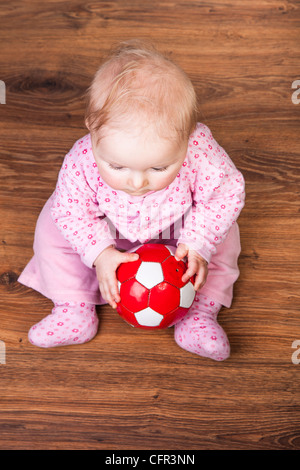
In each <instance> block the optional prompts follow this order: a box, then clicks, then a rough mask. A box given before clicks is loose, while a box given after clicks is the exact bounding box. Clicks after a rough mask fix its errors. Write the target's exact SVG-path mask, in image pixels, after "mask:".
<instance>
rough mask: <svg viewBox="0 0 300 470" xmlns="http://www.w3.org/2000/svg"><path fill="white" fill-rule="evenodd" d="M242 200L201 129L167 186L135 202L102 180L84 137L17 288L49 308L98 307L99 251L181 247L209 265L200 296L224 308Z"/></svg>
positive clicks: (234, 272)
mask: <svg viewBox="0 0 300 470" xmlns="http://www.w3.org/2000/svg"><path fill="white" fill-rule="evenodd" d="M244 197H245V193H244V179H243V176H242V175H241V173H240V172H239V171H238V170H237V169H236V167H235V166H234V164H233V163H232V161H231V160H230V158H229V156H228V155H227V154H226V152H225V151H224V149H222V148H221V147H220V146H219V145H218V144H217V142H216V141H215V140H214V138H213V136H212V134H211V132H210V130H209V129H208V127H207V126H205V125H204V124H200V123H199V124H198V126H197V128H196V130H195V131H194V133H193V134H192V135H191V137H190V140H189V145H188V151H187V155H186V158H185V161H184V163H183V165H182V168H181V170H180V172H179V173H178V175H177V177H176V178H175V180H174V181H173V182H172V183H171V184H170V185H169V186H167V187H166V188H164V189H162V190H160V191H156V192H150V193H148V194H146V195H145V196H141V197H134V196H130V195H128V194H127V193H125V192H123V191H119V190H114V189H112V188H111V187H109V186H108V185H107V184H106V183H105V182H104V181H103V179H102V178H101V175H100V174H99V171H98V168H97V164H96V162H95V159H94V156H93V152H92V146H91V137H90V134H88V135H86V136H85V137H83V138H82V139H80V140H78V141H77V142H76V143H75V144H74V146H73V148H72V149H71V150H70V152H69V153H68V154H67V155H66V157H65V159H64V162H63V165H62V168H61V171H60V173H59V177H58V182H57V186H56V190H55V191H54V193H53V195H52V196H51V197H50V199H49V200H48V201H47V203H46V204H45V206H44V208H43V210H42V212H41V214H40V217H39V219H38V222H37V227H36V232H35V240H34V256H33V258H32V259H31V261H30V262H29V263H28V265H27V266H26V268H25V269H24V271H23V273H22V274H21V276H20V277H19V282H21V283H23V284H25V285H26V286H28V287H32V288H33V289H35V290H37V291H39V292H41V293H42V294H43V295H45V296H46V297H49V298H50V299H52V300H54V301H56V302H58V301H60V302H66V301H72V302H77V303H79V304H80V303H82V302H86V303H90V304H103V303H105V302H104V300H103V298H102V297H101V295H100V292H99V286H98V281H97V278H96V273H95V269H94V268H93V262H94V260H95V259H96V258H97V256H98V255H99V254H100V253H101V251H102V250H103V249H105V248H106V247H107V246H109V245H112V244H114V245H115V246H116V248H118V249H120V250H126V251H127V250H130V249H132V248H134V247H135V246H139V245H141V244H143V243H147V242H150V241H151V243H153V242H157V243H165V244H169V245H174V246H176V245H177V244H178V243H185V244H187V245H188V246H189V247H190V248H191V249H194V250H197V251H198V253H199V254H200V255H201V256H202V257H203V258H205V259H206V260H207V261H208V263H209V265H208V268H209V274H208V278H207V281H206V284H205V286H204V287H203V288H202V289H201V294H202V295H206V296H208V297H209V298H211V299H214V301H215V302H217V303H219V304H222V305H224V306H226V307H229V306H230V305H231V301H232V290H233V284H234V282H235V281H236V279H237V278H238V275H239V270H238V266H237V260H238V256H239V253H240V241H239V230H238V225H237V223H236V220H237V218H238V216H239V214H240V211H241V210H242V207H243V205H244Z"/></svg>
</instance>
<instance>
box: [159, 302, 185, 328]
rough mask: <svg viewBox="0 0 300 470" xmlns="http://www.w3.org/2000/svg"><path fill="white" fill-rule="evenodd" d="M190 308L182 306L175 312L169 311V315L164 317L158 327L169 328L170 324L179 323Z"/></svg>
mask: <svg viewBox="0 0 300 470" xmlns="http://www.w3.org/2000/svg"><path fill="white" fill-rule="evenodd" d="M188 310H189V309H188V308H182V307H180V308H177V309H175V310H174V311H173V312H170V313H168V315H166V316H165V317H164V318H163V320H162V322H161V323H160V325H159V327H158V328H159V329H163V328H169V327H170V326H173V325H175V323H178V322H179V321H180V320H182V319H183V318H184V316H185V315H186V314H187V312H188Z"/></svg>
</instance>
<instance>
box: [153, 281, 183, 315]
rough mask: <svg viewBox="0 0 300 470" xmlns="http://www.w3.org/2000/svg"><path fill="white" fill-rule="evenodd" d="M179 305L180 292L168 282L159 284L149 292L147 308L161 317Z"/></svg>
mask: <svg viewBox="0 0 300 470" xmlns="http://www.w3.org/2000/svg"><path fill="white" fill-rule="evenodd" d="M179 304H180V292H179V289H177V287H174V286H171V284H169V283H168V282H160V283H159V284H157V285H156V286H154V287H152V289H151V291H150V299H149V307H151V308H152V309H153V310H155V311H156V312H158V313H161V314H162V315H166V314H167V313H168V312H171V311H172V310H174V309H175V308H177V307H178V306H179Z"/></svg>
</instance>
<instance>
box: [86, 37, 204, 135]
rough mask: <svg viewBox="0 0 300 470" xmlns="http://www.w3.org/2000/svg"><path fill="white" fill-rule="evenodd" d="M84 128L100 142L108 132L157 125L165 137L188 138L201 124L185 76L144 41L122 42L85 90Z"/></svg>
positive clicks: (191, 86)
mask: <svg viewBox="0 0 300 470" xmlns="http://www.w3.org/2000/svg"><path fill="white" fill-rule="evenodd" d="M85 123H86V126H87V128H88V129H89V131H90V132H91V133H92V134H96V136H97V137H98V139H99V138H101V135H102V131H103V128H104V127H113V128H115V127H117V128H122V127H123V128H124V126H125V127H126V126H127V125H128V126H131V127H132V125H133V126H138V128H139V127H140V126H141V125H143V126H146V127H148V126H152V127H153V125H154V129H155V131H156V132H157V133H158V135H159V136H160V137H162V138H166V139H174V138H175V139H177V140H178V141H180V142H182V140H184V139H186V140H187V139H188V137H189V135H190V133H191V132H192V131H193V130H194V128H195V126H196V123H197V97H196V93H195V90H194V87H193V85H192V83H191V81H190V79H189V78H188V76H187V75H186V73H185V72H184V71H183V70H182V69H181V68H180V67H179V66H177V65H176V64H175V63H174V62H173V61H171V60H170V59H169V58H167V57H166V56H164V55H163V54H161V53H160V52H159V51H157V50H156V48H155V47H154V46H153V45H151V44H148V43H145V42H144V41H139V40H134V41H128V42H123V43H121V44H120V45H119V46H118V47H117V48H116V49H115V50H113V52H112V53H111V54H110V56H109V57H108V58H107V59H106V60H105V61H104V63H103V64H102V65H101V67H100V68H99V70H98V71H97V73H96V74H95V77H94V79H93V81H92V84H91V86H90V88H89V89H88V91H87V107H86V115H85Z"/></svg>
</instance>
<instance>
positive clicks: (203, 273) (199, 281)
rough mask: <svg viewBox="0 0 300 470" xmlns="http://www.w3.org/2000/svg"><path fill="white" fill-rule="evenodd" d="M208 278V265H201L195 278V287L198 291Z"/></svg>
mask: <svg viewBox="0 0 300 470" xmlns="http://www.w3.org/2000/svg"><path fill="white" fill-rule="evenodd" d="M206 278H207V268H206V266H204V265H201V266H200V269H199V271H198V274H197V276H196V279H195V284H194V289H195V290H196V291H197V290H199V289H201V288H202V287H203V286H204V284H205V282H206Z"/></svg>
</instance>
